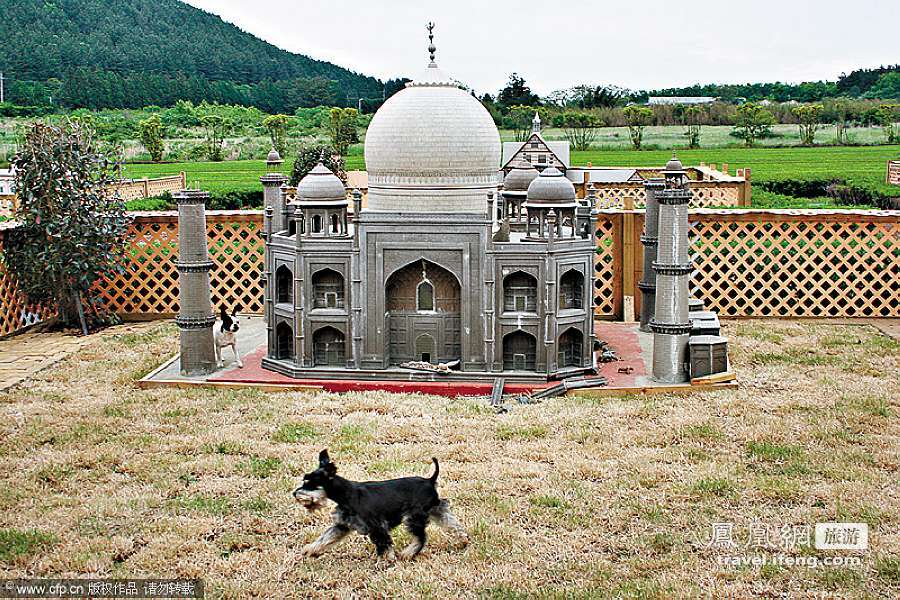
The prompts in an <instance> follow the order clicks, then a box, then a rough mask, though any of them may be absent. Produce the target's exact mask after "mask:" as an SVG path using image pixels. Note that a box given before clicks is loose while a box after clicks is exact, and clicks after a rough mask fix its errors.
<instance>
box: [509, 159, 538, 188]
mask: <svg viewBox="0 0 900 600" xmlns="http://www.w3.org/2000/svg"><path fill="white" fill-rule="evenodd" d="M539 174H540V173H538V170H537V169H535V168H534V165H532V164H531V163H530V162H526V161H524V160H517V161H516V162H514V163H513V165H512V169H511V170H510V172H509V173H507V175H506V177H505V178H504V179H503V191H504V192H523V193H524V192H526V191H528V186H529V185H531V182H532V181H534V180H535V179H537V177H538V175H539Z"/></svg>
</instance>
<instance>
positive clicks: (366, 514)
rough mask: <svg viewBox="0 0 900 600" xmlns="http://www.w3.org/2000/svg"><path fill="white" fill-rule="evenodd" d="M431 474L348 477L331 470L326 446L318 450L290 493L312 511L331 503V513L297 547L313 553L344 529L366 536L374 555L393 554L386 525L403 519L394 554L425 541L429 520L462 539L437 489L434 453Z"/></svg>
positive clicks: (410, 551)
mask: <svg viewBox="0 0 900 600" xmlns="http://www.w3.org/2000/svg"><path fill="white" fill-rule="evenodd" d="M431 460H433V461H434V474H433V475H432V476H431V477H429V478H428V479H426V478H424V477H401V478H400V479H389V480H387V481H364V482H357V481H350V480H349V479H344V478H343V477H340V476H339V475H338V474H337V467H336V466H335V464H334V463H333V462H331V459H330V458H329V457H328V450H322V452H320V453H319V468H318V469H316V470H315V471H312V472H311V473H307V474H306V475H304V476H303V484H302V485H301V486H300V487H298V488H297V489H296V490H294V498H295V499H296V500H297V501H298V502H300V504H302V505H304V506H305V507H306V508H307V510H309V511H314V510H316V509H319V508H321V507H322V506H324V504H325V500H331V501H333V502H335V503H337V508H336V509H335V511H334V513H333V514H332V519H333V520H334V525H332V526H331V527H330V528H328V529H327V530H326V531H325V532H324V533H323V534H322V535H321V536H319V538H318V539H317V540H316V541H314V542H313V543H311V544H307V545H306V546H304V548H303V551H302V553H303V555H304V556H319V555H320V554H322V553H323V552H324V551H325V549H326V548H328V547H329V546H332V545H334V544H336V543H337V542H339V541H341V540H342V539H344V537H346V536H347V534H348V533H350V530H355V531H356V532H358V533H360V534H361V535H365V536H368V537H369V539H370V540H371V541H372V543H373V544H375V550H376V552H377V553H378V556H379V557H380V558H384V559H386V560H390V561H392V560H395V558H396V555H395V554H394V549H393V540H392V539H391V530H392V529H394V528H395V527H397V526H398V525H400V523H403V524H404V525H406V528H407V529H408V530H409V532H410V533H411V534H412V536H413V540H412V542H410V544H409V546H407V547H406V548H404V549H403V551H402V552H401V553H400V558H403V559H405V560H411V559H412V558H414V557H415V556H416V555H417V554H418V553H419V552H421V551H422V548H423V547H424V546H425V527H426V526H427V525H428V522H429V521H431V522H432V523H435V524H436V525H438V526H439V527H442V528H443V529H446V530H448V531H451V532H453V533H454V534H456V535H458V536H459V537H460V538H461V540H462V542H463V544H465V543H467V542H468V535H467V534H466V532H465V530H464V529H463V526H462V525H461V524H460V522H459V521H457V520H456V517H454V516H453V514H452V513H451V512H450V505H449V504H448V503H447V501H446V500H441V499H440V498H439V497H438V493H437V477H438V472H439V471H440V467H439V466H438V461H437V459H436V458H432V459H431Z"/></svg>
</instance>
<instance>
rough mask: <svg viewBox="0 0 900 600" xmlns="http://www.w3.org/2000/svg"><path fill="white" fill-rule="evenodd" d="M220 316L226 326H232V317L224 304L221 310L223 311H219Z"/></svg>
mask: <svg viewBox="0 0 900 600" xmlns="http://www.w3.org/2000/svg"><path fill="white" fill-rule="evenodd" d="M219 316H220V317H221V318H222V325H224V326H226V327H230V326H231V323H232V321H231V317H230V316H228V311H227V310H225V307H224V306H223V307H222V310H221V312H220V313H219Z"/></svg>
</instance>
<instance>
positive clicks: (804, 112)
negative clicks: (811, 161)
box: [791, 104, 823, 146]
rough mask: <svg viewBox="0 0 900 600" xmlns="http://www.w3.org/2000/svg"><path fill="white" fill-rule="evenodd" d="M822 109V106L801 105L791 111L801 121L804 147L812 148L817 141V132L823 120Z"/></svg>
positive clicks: (801, 138)
mask: <svg viewBox="0 0 900 600" xmlns="http://www.w3.org/2000/svg"><path fill="white" fill-rule="evenodd" d="M822 109H823V106H822V105H821V104H801V105H800V106H795V107H794V108H793V110H791V112H792V113H794V116H796V117H797V120H798V121H799V125H800V143H801V144H803V145H804V146H812V145H813V142H814V141H815V139H816V130H817V129H818V128H819V124H820V123H821V119H822Z"/></svg>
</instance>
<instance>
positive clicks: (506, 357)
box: [503, 330, 537, 371]
mask: <svg viewBox="0 0 900 600" xmlns="http://www.w3.org/2000/svg"><path fill="white" fill-rule="evenodd" d="M536 357H537V340H536V339H535V338H534V336H533V335H531V334H529V333H525V332H524V331H521V330H520V331H513V332H512V333H509V334H507V335H506V336H505V337H504V338H503V370H504V371H534V368H535V362H536Z"/></svg>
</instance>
